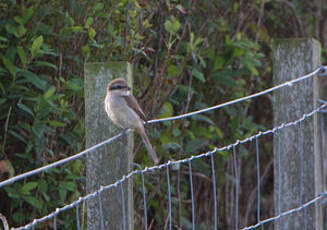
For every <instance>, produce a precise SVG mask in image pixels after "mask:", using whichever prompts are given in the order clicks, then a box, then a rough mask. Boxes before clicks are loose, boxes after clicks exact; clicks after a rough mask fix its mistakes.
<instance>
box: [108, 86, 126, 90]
mask: <svg viewBox="0 0 327 230" xmlns="http://www.w3.org/2000/svg"><path fill="white" fill-rule="evenodd" d="M116 89H128V90H129V89H130V88H129V87H128V86H122V85H113V86H111V87H110V90H116Z"/></svg>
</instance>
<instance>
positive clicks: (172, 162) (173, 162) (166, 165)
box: [12, 103, 327, 230]
mask: <svg viewBox="0 0 327 230" xmlns="http://www.w3.org/2000/svg"><path fill="white" fill-rule="evenodd" d="M326 107H327V103H325V104H322V105H320V106H319V107H317V108H316V109H314V110H312V111H311V112H310V113H306V114H303V116H302V117H301V118H299V119H297V120H295V121H291V122H288V123H282V124H281V125H279V126H276V127H274V128H273V129H268V130H266V131H263V132H261V131H260V132H259V133H257V134H255V135H253V136H251V137H248V138H245V139H243V140H237V141H236V142H235V143H232V144H229V145H226V146H224V147H221V148H217V147H216V148H214V149H213V150H211V151H208V152H205V153H201V154H198V155H192V156H191V157H188V158H184V159H180V160H169V161H168V162H166V163H163V164H160V165H155V166H152V167H145V168H144V169H142V170H133V171H132V172H130V173H128V174H125V175H124V176H123V177H122V178H121V179H120V180H117V181H116V182H115V183H112V184H109V185H106V186H101V187H100V189H99V190H97V191H95V192H93V193H90V194H88V195H86V196H83V197H80V198H79V199H78V200H75V201H74V202H73V203H71V204H68V205H65V206H64V207H61V208H57V209H56V211H55V212H52V213H50V214H49V215H47V216H44V217H42V218H39V219H34V220H33V221H32V222H31V223H29V224H27V225H25V226H21V227H18V228H12V230H23V229H28V228H30V227H32V226H34V225H36V224H38V223H41V222H44V221H46V220H48V219H50V218H52V217H54V216H55V215H57V214H58V213H59V212H63V211H65V210H68V209H71V208H73V207H75V205H76V204H77V203H80V202H82V201H85V200H88V199H91V198H93V197H96V196H97V195H98V192H99V191H100V190H101V191H103V190H108V189H111V188H113V187H117V186H118V185H119V184H121V183H122V182H124V181H125V180H127V179H128V178H131V177H133V176H134V175H136V174H140V173H147V172H151V171H154V170H160V169H163V168H166V170H167V182H168V200H169V204H171V196H170V184H169V183H170V182H169V166H171V165H179V164H183V163H188V162H189V161H192V160H195V159H199V158H203V157H209V156H210V157H211V155H213V154H214V153H216V152H221V151H228V150H231V149H232V148H233V147H236V146H238V145H240V144H245V143H247V142H250V141H253V140H254V139H256V138H259V137H261V136H264V135H268V134H274V133H276V132H278V131H279V130H281V129H284V128H287V127H291V126H295V125H297V124H298V123H300V122H301V121H303V120H306V119H307V118H309V117H311V116H313V115H314V114H316V113H318V112H320V111H321V110H322V109H324V108H326ZM169 213H170V215H171V211H170V212H169ZM281 215H282V214H280V215H279V216H281ZM283 216H284V215H283ZM276 219H277V218H276ZM261 223H263V221H261ZM264 223H266V222H264ZM170 224H171V222H170ZM259 226H260V225H259Z"/></svg>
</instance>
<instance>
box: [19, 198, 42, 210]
mask: <svg viewBox="0 0 327 230" xmlns="http://www.w3.org/2000/svg"><path fill="white" fill-rule="evenodd" d="M23 199H24V200H25V201H26V202H27V203H29V204H30V205H32V206H34V207H36V208H37V209H41V208H42V206H43V202H42V201H41V200H38V199H36V198H35V197H33V196H23Z"/></svg>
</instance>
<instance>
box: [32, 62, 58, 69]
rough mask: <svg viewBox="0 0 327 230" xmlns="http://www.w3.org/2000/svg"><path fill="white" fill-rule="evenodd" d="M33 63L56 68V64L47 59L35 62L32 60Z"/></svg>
mask: <svg viewBox="0 0 327 230" xmlns="http://www.w3.org/2000/svg"><path fill="white" fill-rule="evenodd" d="M34 65H35V66H39V67H50V68H52V69H54V70H57V69H58V68H57V66H56V65H54V64H52V63H50V62H47V61H36V62H34Z"/></svg>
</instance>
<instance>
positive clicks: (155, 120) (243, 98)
mask: <svg viewBox="0 0 327 230" xmlns="http://www.w3.org/2000/svg"><path fill="white" fill-rule="evenodd" d="M326 70H327V66H321V67H318V68H317V69H316V70H314V71H313V72H311V73H308V74H306V75H303V76H302V77H299V78H295V79H293V80H290V81H286V82H284V83H282V84H279V85H276V86H274V87H271V88H268V89H265V90H263V91H260V92H258V93H254V94H251V95H248V96H245V97H241V98H238V99H235V100H232V101H228V102H225V103H222V104H218V105H215V106H212V107H209V108H205V109H201V110H197V111H194V112H190V113H185V114H181V115H178V116H172V117H167V118H161V119H154V120H150V121H147V122H146V123H147V124H152V123H156V122H163V121H172V120H177V119H182V118H186V117H190V116H194V115H197V114H200V113H204V112H209V111H211V110H215V109H219V108H222V107H225V106H228V105H232V104H235V103H239V102H242V101H246V100H249V99H252V98H255V97H259V96H262V95H265V94H268V93H271V92H273V91H275V90H278V89H281V88H284V87H287V86H293V84H294V83H297V82H300V81H303V80H306V79H308V78H311V77H313V76H315V75H316V74H318V73H325V71H326Z"/></svg>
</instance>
